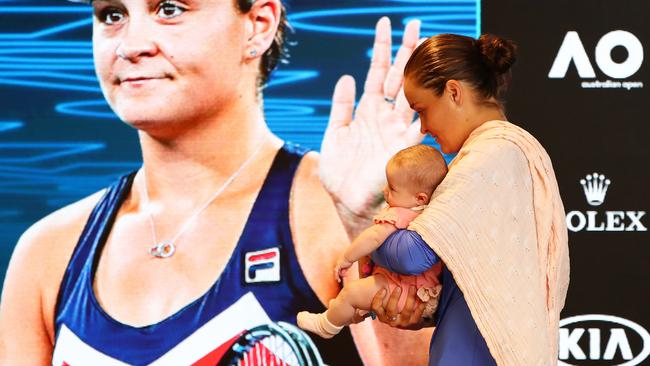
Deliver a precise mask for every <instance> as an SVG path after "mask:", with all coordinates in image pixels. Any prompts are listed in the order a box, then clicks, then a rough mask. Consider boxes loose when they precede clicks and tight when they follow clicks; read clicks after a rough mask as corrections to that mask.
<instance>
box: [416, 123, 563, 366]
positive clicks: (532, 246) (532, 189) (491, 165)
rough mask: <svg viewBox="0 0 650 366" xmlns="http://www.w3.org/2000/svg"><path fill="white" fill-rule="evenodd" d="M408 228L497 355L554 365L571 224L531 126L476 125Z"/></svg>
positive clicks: (509, 365)
mask: <svg viewBox="0 0 650 366" xmlns="http://www.w3.org/2000/svg"><path fill="white" fill-rule="evenodd" d="M409 229H411V230H415V231H417V232H418V233H419V234H420V235H421V236H422V238H423V239H424V240H425V241H426V242H427V243H428V244H429V245H430V246H431V248H433V250H435V252H436V253H437V254H438V255H439V256H440V257H441V258H442V260H443V261H444V262H445V263H446V265H447V267H448V268H449V270H450V271H451V272H452V273H453V275H454V278H455V280H456V282H457V283H458V286H459V287H460V289H461V291H462V292H463V294H464V295H465V300H466V301H467V304H468V305H469V309H470V311H471V313H472V316H473V318H474V320H475V321H476V324H477V326H478V329H479V330H480V332H481V334H482V335H483V337H484V338H485V341H486V343H487V345H488V347H489V349H490V353H491V354H492V356H493V357H494V358H495V360H496V362H497V364H498V365H506V366H515V365H525V366H534V365H545V366H546V365H557V343H558V322H559V316H560V311H561V310H562V308H563V307H564V299H565V298H566V292H567V287H568V284H569V251H568V242H567V229H566V222H565V214H564V207H563V205H562V201H561V199H560V194H559V190H558V186H557V182H556V180H555V173H554V172H553V167H552V166H551V160H550V158H549V156H548V155H547V153H546V151H545V150H544V148H542V146H541V145H540V144H539V142H538V141H537V140H536V139H535V138H534V137H533V136H531V135H530V134H529V133H528V132H526V131H524V130H523V129H521V128H519V127H517V126H515V125H513V124H511V123H508V122H503V121H490V122H486V123H484V124H483V125H481V126H480V127H479V128H477V129H476V130H475V131H474V132H472V134H471V135H470V136H469V138H468V139H467V141H466V142H465V144H464V145H463V147H462V149H461V150H460V151H459V153H458V155H457V156H456V158H455V159H454V160H453V161H452V162H451V164H450V165H449V173H448V174H447V177H446V178H445V179H444V181H443V182H442V183H441V184H440V186H439V187H438V188H437V189H436V191H435V193H434V194H433V198H432V200H431V202H430V203H429V206H428V207H427V208H426V209H425V210H424V212H423V213H422V214H421V215H420V216H419V217H418V218H416V219H415V220H414V221H413V222H412V223H411V225H410V226H409Z"/></svg>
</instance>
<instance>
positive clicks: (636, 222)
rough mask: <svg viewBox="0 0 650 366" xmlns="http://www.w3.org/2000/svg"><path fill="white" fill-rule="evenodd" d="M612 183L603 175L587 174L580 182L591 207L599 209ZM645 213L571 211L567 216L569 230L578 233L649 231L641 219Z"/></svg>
mask: <svg viewBox="0 0 650 366" xmlns="http://www.w3.org/2000/svg"><path fill="white" fill-rule="evenodd" d="M610 184H612V181H611V180H609V179H607V178H606V177H605V176H604V175H603V174H598V173H593V174H587V176H586V177H585V178H584V179H581V180H580V185H582V190H583V191H584V194H585V198H586V199H587V203H589V205H591V206H594V207H597V206H600V205H602V204H603V202H605V197H606V196H607V189H608V188H609V186H610ZM645 214H646V212H645V211H605V212H600V211H595V210H590V211H586V212H581V211H571V212H569V213H568V214H567V215H566V225H567V228H568V229H569V230H571V231H573V232H577V231H585V230H586V231H648V229H647V228H646V227H645V225H643V223H642V222H641V219H642V218H643V216H645Z"/></svg>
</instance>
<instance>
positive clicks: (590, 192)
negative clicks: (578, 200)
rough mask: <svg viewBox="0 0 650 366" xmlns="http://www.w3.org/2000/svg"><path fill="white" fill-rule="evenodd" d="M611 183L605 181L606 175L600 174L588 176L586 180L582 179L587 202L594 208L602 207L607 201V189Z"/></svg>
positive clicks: (581, 182)
mask: <svg viewBox="0 0 650 366" xmlns="http://www.w3.org/2000/svg"><path fill="white" fill-rule="evenodd" d="M611 183H612V182H611V181H610V180H609V179H605V176H604V175H602V174H598V173H594V174H587V176H586V177H585V179H580V184H582V189H583V190H584V191H585V197H586V198H587V202H589V204H590V205H592V206H600V205H601V204H602V203H603V202H604V201H605V195H606V194H607V187H609V185H610V184H611Z"/></svg>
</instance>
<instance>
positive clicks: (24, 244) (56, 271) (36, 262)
mask: <svg viewBox="0 0 650 366" xmlns="http://www.w3.org/2000/svg"><path fill="white" fill-rule="evenodd" d="M103 194H104V191H103V190H102V191H99V192H97V193H95V194H92V195H90V196H88V197H86V198H84V199H82V200H80V201H77V202H75V203H72V204H70V205H68V206H65V207H63V208H61V209H59V210H57V211H55V212H53V213H51V214H49V215H47V216H46V217H44V218H43V219H41V220H39V221H38V222H36V223H35V224H33V225H32V226H31V227H30V228H29V229H27V231H25V233H23V235H22V236H21V237H20V239H19V240H18V244H17V245H16V248H15V249H14V253H13V254H12V258H11V264H10V268H9V270H10V271H15V272H18V273H22V272H24V271H28V272H30V277H33V276H39V277H40V276H42V277H41V279H42V280H43V281H42V282H40V281H39V282H40V283H41V284H43V285H45V288H47V287H49V286H51V285H54V284H56V285H57V286H58V283H59V282H60V281H61V279H62V276H63V273H64V272H65V267H66V266H67V264H68V261H69V259H70V257H71V256H72V252H73V250H74V248H75V246H76V244H77V241H78V239H79V235H80V234H81V231H82V230H83V228H84V226H85V224H86V221H87V220H88V217H89V216H90V212H91V211H92V210H93V208H94V207H95V205H96V204H97V202H98V201H99V199H100V198H101V196H102V195H103ZM19 277H22V276H19Z"/></svg>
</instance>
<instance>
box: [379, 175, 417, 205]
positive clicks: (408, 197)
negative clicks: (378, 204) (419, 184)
mask: <svg viewBox="0 0 650 366" xmlns="http://www.w3.org/2000/svg"><path fill="white" fill-rule="evenodd" d="M386 180H387V181H388V184H386V187H384V199H385V200H386V202H388V205H390V206H391V207H405V208H410V207H417V206H420V205H421V204H422V203H421V202H419V201H418V197H417V195H418V192H417V191H416V189H414V187H413V184H412V183H411V182H410V181H409V177H408V175H407V174H405V173H404V172H400V171H399V169H392V168H388V169H386Z"/></svg>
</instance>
